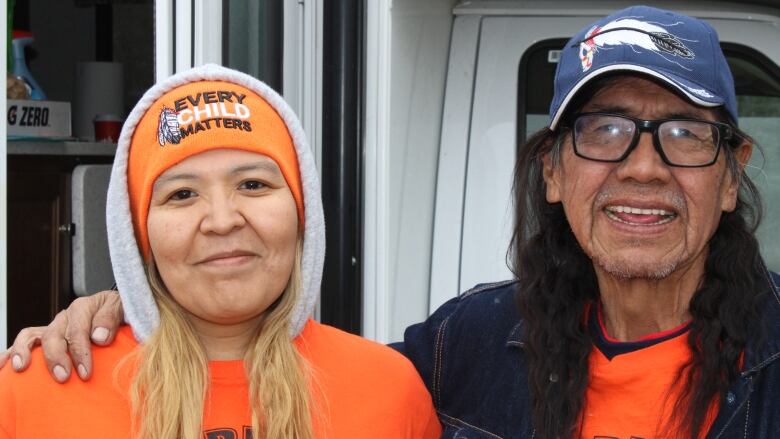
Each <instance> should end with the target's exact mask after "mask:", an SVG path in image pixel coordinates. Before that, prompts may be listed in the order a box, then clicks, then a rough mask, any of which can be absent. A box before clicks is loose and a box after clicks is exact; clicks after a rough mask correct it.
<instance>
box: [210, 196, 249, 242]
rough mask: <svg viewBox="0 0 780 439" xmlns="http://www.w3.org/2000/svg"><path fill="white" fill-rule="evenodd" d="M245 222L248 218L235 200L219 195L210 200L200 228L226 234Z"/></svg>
mask: <svg viewBox="0 0 780 439" xmlns="http://www.w3.org/2000/svg"><path fill="white" fill-rule="evenodd" d="M245 224H246V218H244V215H243V214H242V213H241V210H240V209H239V207H238V206H237V205H236V204H235V202H234V201H233V200H232V199H230V197H226V196H219V197H214V198H212V199H211V200H210V203H209V204H208V212H207V213H206V215H205V217H204V218H203V221H202V222H201V227H200V228H201V232H202V233H216V234H219V235H225V234H228V233H230V232H231V231H233V230H234V229H237V228H240V227H243V226H244V225H245Z"/></svg>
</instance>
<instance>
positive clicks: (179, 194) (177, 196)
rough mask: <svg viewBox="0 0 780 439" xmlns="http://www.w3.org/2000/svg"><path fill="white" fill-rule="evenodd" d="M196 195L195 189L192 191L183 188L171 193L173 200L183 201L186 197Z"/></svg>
mask: <svg viewBox="0 0 780 439" xmlns="http://www.w3.org/2000/svg"><path fill="white" fill-rule="evenodd" d="M194 196H195V192H193V191H191V190H189V189H181V190H178V191H176V192H174V193H173V194H172V195H171V197H170V199H171V200H177V201H181V200H186V199H189V198H192V197H194Z"/></svg>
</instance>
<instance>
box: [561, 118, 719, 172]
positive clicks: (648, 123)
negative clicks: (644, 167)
mask: <svg viewBox="0 0 780 439" xmlns="http://www.w3.org/2000/svg"><path fill="white" fill-rule="evenodd" d="M583 116H610V117H619V118H621V119H627V120H630V121H632V122H634V126H635V127H636V130H635V131H634V137H633V138H632V139H631V143H629V145H628V148H626V151H625V152H624V153H623V155H621V156H620V157H619V158H617V159H612V160H606V159H594V158H591V157H586V156H584V155H582V154H581V153H580V152H579V151H578V150H577V138H576V136H577V134H576V130H575V129H574V126H575V125H576V124H577V119H579V118H580V117H583ZM571 121H572V122H571V124H569V125H570V126H569V127H568V128H569V129H571V139H572V147H573V148H574V154H576V155H577V157H580V158H583V159H586V160H592V161H594V162H602V163H620V162H622V161H623V160H625V159H626V158H627V157H628V156H629V155H630V154H631V152H633V151H634V150H635V149H636V147H637V145H639V137H640V136H641V135H642V133H645V132H648V133H651V134H652V136H653V147H654V148H655V150H656V152H658V155H659V156H661V160H663V162H664V163H665V164H667V165H669V166H673V167H676V168H705V167H707V166H712V165H714V164H715V163H716V162H717V161H718V157H719V156H720V150H721V145H722V144H723V143H724V142H727V141H728V140H730V139H731V138H732V137H733V136H734V129H733V128H732V127H731V126H730V125H728V124H725V123H722V122H715V121H711V120H702V119H686V118H670V119H655V120H646V119H637V118H635V117H631V116H626V115H624V114H618V113H603V112H586V113H575V114H573V115H572V118H571ZM666 122H700V123H706V124H708V125H712V126H714V127H715V128H716V129H717V130H718V144H717V145H716V146H715V148H716V150H715V157H714V158H713V159H712V161H710V162H708V163H705V164H702V165H679V164H676V163H672V162H671V161H670V160H669V158H668V157H667V156H666V154H665V153H664V150H663V148H662V147H661V139H660V138H659V137H658V127H660V126H661V124H663V123H666Z"/></svg>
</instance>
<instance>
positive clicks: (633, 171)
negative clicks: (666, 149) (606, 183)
mask: <svg viewBox="0 0 780 439" xmlns="http://www.w3.org/2000/svg"><path fill="white" fill-rule="evenodd" d="M617 176H618V178H620V179H621V180H623V179H631V180H634V181H636V182H637V183H651V182H653V181H661V182H666V181H668V180H669V179H670V178H671V172H670V169H669V165H667V164H666V163H664V161H663V159H662V158H661V155H660V154H659V152H658V151H656V149H655V145H654V144H653V135H652V133H648V132H645V133H641V134H640V135H639V143H638V144H637V145H636V147H635V148H634V150H633V151H631V153H630V154H629V155H628V157H626V158H625V159H624V160H623V161H622V162H621V163H620V165H619V166H618V169H617Z"/></svg>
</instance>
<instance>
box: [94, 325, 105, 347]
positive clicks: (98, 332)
mask: <svg viewBox="0 0 780 439" xmlns="http://www.w3.org/2000/svg"><path fill="white" fill-rule="evenodd" d="M106 340H108V329H106V328H95V330H94V331H92V341H95V342H98V343H103V342H104V341H106Z"/></svg>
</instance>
